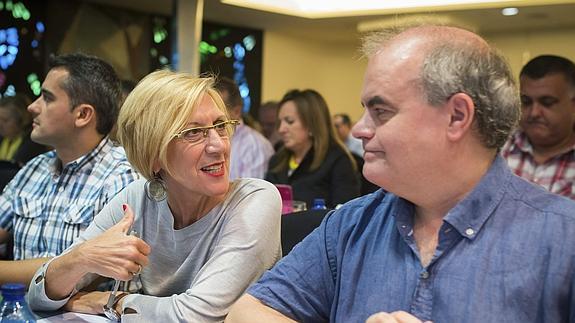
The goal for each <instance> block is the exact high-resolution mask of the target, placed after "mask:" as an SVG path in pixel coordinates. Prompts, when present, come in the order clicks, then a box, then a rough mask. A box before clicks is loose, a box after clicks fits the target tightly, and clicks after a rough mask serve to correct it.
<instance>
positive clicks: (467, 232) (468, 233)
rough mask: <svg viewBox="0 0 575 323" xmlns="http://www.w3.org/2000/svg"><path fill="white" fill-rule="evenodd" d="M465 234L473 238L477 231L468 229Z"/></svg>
mask: <svg viewBox="0 0 575 323" xmlns="http://www.w3.org/2000/svg"><path fill="white" fill-rule="evenodd" d="M465 234H466V235H468V236H469V237H471V236H472V235H474V234H475V230H473V229H472V228H467V229H466V230H465Z"/></svg>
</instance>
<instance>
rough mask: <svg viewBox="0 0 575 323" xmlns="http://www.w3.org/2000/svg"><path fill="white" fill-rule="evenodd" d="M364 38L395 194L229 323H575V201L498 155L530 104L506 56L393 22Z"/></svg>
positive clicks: (258, 290)
mask: <svg viewBox="0 0 575 323" xmlns="http://www.w3.org/2000/svg"><path fill="white" fill-rule="evenodd" d="M363 48H364V51H365V53H366V55H367V56H368V58H369V60H368V64H367V70H366V75H365V78H364V84H363V90H362V95H361V102H362V104H363V106H364V107H365V111H364V113H363V116H362V117H361V119H360V120H359V121H358V122H357V124H356V125H355V126H354V128H353V130H352V131H353V134H354V136H355V137H358V138H361V139H362V140H363V142H364V148H365V155H364V156H365V165H364V168H363V173H364V174H365V176H366V177H367V178H368V179H369V180H371V181H372V182H374V183H377V184H378V185H379V186H381V187H383V188H384V189H386V190H388V193H385V194H384V192H382V191H378V192H376V193H374V194H371V195H368V196H364V197H362V198H359V199H356V200H354V201H352V202H350V203H347V204H345V205H344V206H342V207H341V208H339V209H338V210H335V211H334V212H333V213H330V214H329V215H327V216H326V218H325V219H324V221H323V222H322V224H321V225H320V227H319V228H318V229H317V230H315V231H314V232H312V233H311V234H310V235H309V236H307V237H306V238H305V239H304V240H303V241H302V242H301V243H300V244H299V245H297V246H296V247H295V248H294V249H293V250H292V251H291V252H290V253H289V254H288V255H287V256H286V257H284V258H283V259H282V260H281V261H280V262H279V263H278V264H277V265H276V266H275V267H274V268H273V269H272V270H270V271H268V272H267V273H265V274H264V276H263V277H262V278H261V279H260V281H259V282H258V283H256V284H255V285H253V286H252V287H250V288H249V289H248V292H247V294H246V295H244V296H243V297H242V298H241V299H240V300H239V301H238V302H237V303H236V304H235V305H234V307H233V309H232V310H231V312H230V315H229V316H228V318H227V322H233V323H236V322H250V323H253V322H294V321H298V322H328V321H329V322H366V320H368V319H369V318H370V317H371V319H369V320H368V322H369V323H375V322H421V321H433V322H441V323H444V322H457V323H459V322H518V323H519V322H521V323H526V322H537V323H544V322H572V321H573V317H574V315H573V309H574V308H575V293H574V286H575V248H573V245H575V202H573V201H571V200H569V199H566V198H563V197H560V196H557V195H555V194H551V193H549V192H547V191H545V190H544V189H542V188H540V187H538V186H536V185H534V184H532V183H529V182H528V181H526V180H524V179H522V178H520V177H518V176H516V175H515V174H513V172H511V171H510V170H509V168H508V167H507V165H506V163H505V160H504V159H503V158H502V157H501V156H499V154H498V152H499V149H500V147H502V146H503V144H504V143H505V141H506V140H507V138H508V136H509V134H510V132H511V131H512V130H513V129H514V127H515V125H516V123H517V120H518V119H519V113H520V108H519V100H518V97H517V91H516V87H515V85H514V82H513V77H512V75H511V72H510V70H509V68H508V66H507V64H506V62H505V59H504V58H503V57H501V56H500V55H499V54H498V53H497V51H495V50H494V49H493V48H491V47H490V46H489V45H488V44H487V43H486V42H485V41H484V40H483V39H482V38H480V37H479V36H478V35H476V34H474V33H472V32H470V31H467V30H463V29H459V28H455V27H448V26H433V25H420V26H412V27H406V28H402V29H400V30H395V31H391V30H384V31H381V32H378V33H376V34H373V35H371V36H367V38H366V39H365V40H364V47H363ZM372 315H373V316H372Z"/></svg>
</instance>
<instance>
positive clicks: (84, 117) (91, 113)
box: [74, 104, 96, 128]
mask: <svg viewBox="0 0 575 323" xmlns="http://www.w3.org/2000/svg"><path fill="white" fill-rule="evenodd" d="M74 113H75V114H76V121H75V125H76V127H78V128H83V127H85V126H86V125H88V124H90V122H92V121H94V122H96V109H94V107H93V106H91V105H90V104H80V105H79V106H77V107H76V108H74Z"/></svg>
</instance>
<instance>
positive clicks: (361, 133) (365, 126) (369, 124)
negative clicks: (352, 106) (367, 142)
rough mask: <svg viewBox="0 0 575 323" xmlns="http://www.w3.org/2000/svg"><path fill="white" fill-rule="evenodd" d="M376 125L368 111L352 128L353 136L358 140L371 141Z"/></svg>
mask: <svg viewBox="0 0 575 323" xmlns="http://www.w3.org/2000/svg"><path fill="white" fill-rule="evenodd" d="M373 129H374V123H373V120H371V116H370V114H369V112H368V111H367V110H365V111H364V112H363V114H362V115H361V118H360V119H359V120H358V121H357V122H356V123H355V125H354V126H353V127H352V128H351V134H352V136H354V137H355V138H358V139H369V138H371V137H373V132H374V130H373Z"/></svg>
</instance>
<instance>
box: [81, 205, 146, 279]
mask: <svg viewBox="0 0 575 323" xmlns="http://www.w3.org/2000/svg"><path fill="white" fill-rule="evenodd" d="M123 207H124V213H125V214H124V217H123V218H122V220H120V222H118V223H117V224H116V225H114V226H113V227H111V228H110V229H108V230H107V231H106V232H104V233H102V234H101V235H99V236H97V237H95V238H93V239H90V240H87V241H85V242H83V243H82V244H80V245H78V247H77V248H75V250H74V256H76V257H78V260H81V261H80V262H79V263H80V264H81V266H82V267H84V270H85V272H91V273H95V274H98V275H100V276H104V277H110V278H114V279H118V280H130V279H132V277H133V276H134V275H135V274H137V273H139V272H140V271H141V269H142V267H144V266H146V265H147V264H148V255H149V254H150V246H149V245H148V244H147V243H146V242H144V240H142V239H140V238H138V237H135V236H131V235H128V234H127V233H128V231H129V230H130V228H131V227H132V224H133V222H134V213H133V212H132V209H131V208H130V207H128V205H126V204H124V206H123Z"/></svg>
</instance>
